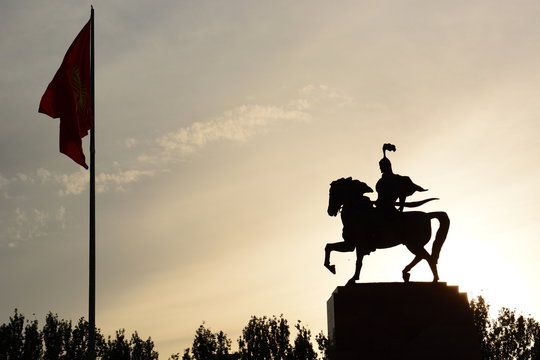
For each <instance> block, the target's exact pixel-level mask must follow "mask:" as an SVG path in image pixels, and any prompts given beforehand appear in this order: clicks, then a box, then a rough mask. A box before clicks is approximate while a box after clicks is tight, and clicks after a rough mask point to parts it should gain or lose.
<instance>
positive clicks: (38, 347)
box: [0, 309, 158, 360]
mask: <svg viewBox="0 0 540 360" xmlns="http://www.w3.org/2000/svg"><path fill="white" fill-rule="evenodd" d="M88 330H89V324H88V321H86V320H84V319H83V318H81V319H79V321H78V323H77V324H76V325H73V324H72V323H71V321H67V320H63V319H59V318H58V315H56V314H52V313H48V314H47V315H46V317H45V325H44V326H43V328H42V329H40V328H39V324H38V321H37V320H35V319H34V320H31V321H29V320H26V321H25V318H24V316H23V315H21V314H19V312H18V311H17V309H15V314H14V315H13V316H12V317H10V318H9V321H8V323H6V324H2V325H0V360H87V359H88V334H89V331H88ZM96 355H97V357H98V359H102V360H157V359H158V353H157V352H156V351H154V343H153V341H152V340H151V339H150V338H148V339H147V340H142V339H141V338H140V337H139V335H138V334H137V332H135V333H134V334H133V335H132V336H131V338H130V339H129V340H128V339H127V338H126V337H125V331H124V330H118V331H117V332H116V337H115V338H114V339H112V338H111V337H109V338H108V339H107V340H105V339H104V337H103V335H101V333H100V331H99V329H96Z"/></svg>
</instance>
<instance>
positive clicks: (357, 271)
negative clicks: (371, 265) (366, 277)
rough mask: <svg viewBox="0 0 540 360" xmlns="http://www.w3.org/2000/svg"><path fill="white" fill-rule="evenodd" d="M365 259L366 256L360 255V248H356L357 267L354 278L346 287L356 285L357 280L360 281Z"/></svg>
mask: <svg viewBox="0 0 540 360" xmlns="http://www.w3.org/2000/svg"><path fill="white" fill-rule="evenodd" d="M363 259H364V255H363V254H361V253H360V251H359V250H358V248H356V267H355V269H354V275H353V277H352V278H350V279H349V281H347V284H345V286H350V285H354V284H356V280H359V279H360V270H361V269H362V260H363Z"/></svg>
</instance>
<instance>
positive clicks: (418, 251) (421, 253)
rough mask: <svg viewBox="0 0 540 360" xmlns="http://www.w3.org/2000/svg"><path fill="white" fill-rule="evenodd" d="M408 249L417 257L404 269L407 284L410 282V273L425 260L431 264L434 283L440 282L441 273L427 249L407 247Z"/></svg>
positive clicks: (404, 278)
mask: <svg viewBox="0 0 540 360" xmlns="http://www.w3.org/2000/svg"><path fill="white" fill-rule="evenodd" d="M407 249H409V250H410V251H411V252H412V253H413V254H414V255H416V257H415V258H414V260H413V261H412V262H411V263H410V264H409V265H407V266H406V267H405V268H404V269H403V280H404V281H405V282H409V277H410V274H409V271H410V270H411V269H412V268H413V267H414V266H415V265H416V264H418V263H419V262H420V261H421V260H423V259H425V260H426V261H427V262H428V264H429V267H430V269H431V272H432V273H433V282H437V281H439V273H438V271H437V261H436V260H435V259H434V258H433V257H432V256H431V255H430V254H429V253H428V252H427V251H426V249H424V248H423V247H420V248H411V247H408V246H407Z"/></svg>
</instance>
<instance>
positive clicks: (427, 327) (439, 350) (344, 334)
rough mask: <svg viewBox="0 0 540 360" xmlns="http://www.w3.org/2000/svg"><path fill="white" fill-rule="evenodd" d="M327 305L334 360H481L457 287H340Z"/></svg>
mask: <svg viewBox="0 0 540 360" xmlns="http://www.w3.org/2000/svg"><path fill="white" fill-rule="evenodd" d="M327 307H328V338H329V340H330V344H331V347H332V349H333V350H332V354H333V355H334V356H333V357H332V358H333V359H334V360H360V359H369V360H371V359H377V360H379V359H381V360H385V359H388V360H390V359H400V360H403V359H415V360H420V359H430V360H432V359H438V360H445V359H448V360H455V359H460V360H468V359H470V360H473V359H474V360H477V359H480V340H479V337H478V335H477V333H476V330H475V328H474V324H473V317H472V312H471V310H470V308H469V302H468V300H467V294H466V293H460V292H459V289H458V287H457V286H447V285H446V283H367V284H355V285H352V286H339V287H338V288H336V290H335V291H334V292H333V293H332V296H331V297H330V299H329V300H328V302H327Z"/></svg>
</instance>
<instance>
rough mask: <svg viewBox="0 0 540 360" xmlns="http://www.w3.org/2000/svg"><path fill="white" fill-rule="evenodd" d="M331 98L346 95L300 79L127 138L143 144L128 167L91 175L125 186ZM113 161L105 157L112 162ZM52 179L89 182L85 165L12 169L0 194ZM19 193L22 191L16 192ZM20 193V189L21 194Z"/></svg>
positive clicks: (102, 188) (105, 186) (104, 184)
mask: <svg viewBox="0 0 540 360" xmlns="http://www.w3.org/2000/svg"><path fill="white" fill-rule="evenodd" d="M328 101H330V102H336V101H337V104H338V105H340V104H341V105H343V104H346V103H349V102H351V101H352V98H350V97H349V96H347V95H345V94H343V93H341V92H339V91H337V90H334V89H331V88H330V87H328V86H326V85H312V84H311V85H306V86H304V87H302V88H301V89H299V90H298V91H297V92H296V96H295V98H293V99H292V100H290V101H289V102H288V104H287V105H283V106H277V105H241V106H237V107H235V108H233V109H231V110H227V111H224V112H223V113H221V114H220V115H218V116H216V117H214V118H211V119H209V120H207V121H197V122H194V123H192V124H191V125H189V126H185V127H182V128H179V129H178V130H175V131H172V132H169V133H167V134H164V135H161V136H158V137H157V138H155V139H153V140H148V139H142V140H141V139H134V138H127V139H125V140H124V142H123V145H124V146H125V148H127V149H133V148H135V147H137V148H141V147H142V146H146V150H145V151H144V152H140V153H139V154H138V155H135V160H136V161H135V163H134V165H133V166H132V168H131V169H129V170H121V169H115V170H114V171H112V172H102V173H100V174H97V175H96V190H97V192H98V193H104V192H107V191H125V190H126V188H125V185H127V184H132V183H135V182H137V181H140V180H141V179H143V178H145V177H153V176H154V175H155V174H156V173H158V172H162V171H164V170H163V169H162V168H161V167H162V166H163V165H164V164H168V163H172V162H176V161H179V160H183V159H185V158H186V157H187V156H189V155H190V154H193V153H195V152H196V151H198V150H200V149H202V148H204V147H205V146H208V145H209V144H211V143H215V142H218V141H232V142H244V141H248V140H249V139H250V138H252V137H254V136H256V135H257V134H260V133H264V132H267V131H268V130H269V129H270V128H271V127H272V126H274V125H275V124H278V123H289V122H309V121H310V120H311V119H312V115H311V113H310V111H313V106H316V105H321V104H323V105H326V103H327V102H328ZM117 166H118V163H116V162H113V163H111V167H112V168H116V167H117ZM35 182H37V183H40V184H42V185H45V184H49V185H50V184H57V185H60V189H59V190H58V194H59V195H60V196H68V195H79V194H81V193H82V192H83V191H85V190H86V189H87V187H88V184H89V173H88V171H87V170H84V169H82V168H81V169H79V170H78V171H75V172H73V173H70V174H58V173H55V172H51V171H49V170H47V169H44V168H39V169H37V170H36V171H35V172H34V173H30V174H24V173H17V174H16V176H14V177H13V178H6V177H4V176H3V175H2V174H0V195H1V196H3V197H4V198H8V199H9V198H12V196H10V194H9V193H8V188H9V187H10V186H12V185H14V184H15V183H16V184H23V185H24V184H26V185H28V184H33V183H35ZM22 193H25V192H22ZM21 196H22V195H21Z"/></svg>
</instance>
